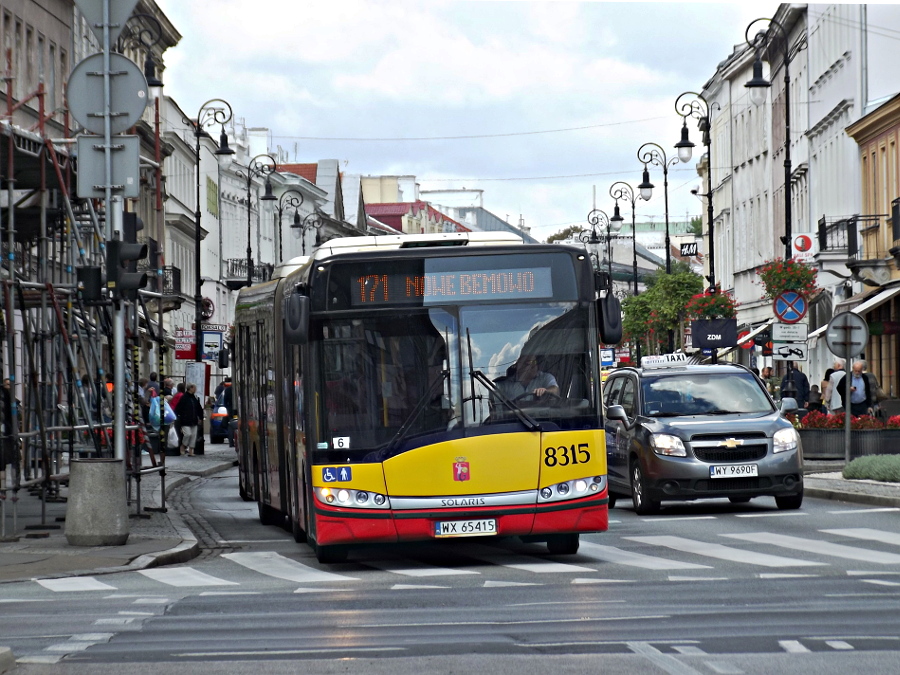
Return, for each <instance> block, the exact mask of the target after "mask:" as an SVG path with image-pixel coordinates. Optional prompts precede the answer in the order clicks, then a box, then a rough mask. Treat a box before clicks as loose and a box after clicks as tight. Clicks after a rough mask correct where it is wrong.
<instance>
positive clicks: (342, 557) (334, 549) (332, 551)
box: [313, 544, 348, 565]
mask: <svg viewBox="0 0 900 675" xmlns="http://www.w3.org/2000/svg"><path fill="white" fill-rule="evenodd" d="M313 550H315V552H316V560H318V561H319V562H320V563H322V564H323V565H331V564H333V563H342V562H346V560H347V553H348V551H347V547H346V546H319V545H318V544H316V545H315V546H314V547H313Z"/></svg>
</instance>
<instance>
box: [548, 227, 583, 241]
mask: <svg viewBox="0 0 900 675" xmlns="http://www.w3.org/2000/svg"><path fill="white" fill-rule="evenodd" d="M583 229H584V228H583V227H582V226H581V225H572V226H570V227H567V228H566V229H564V230H560V231H559V232H557V233H556V234H551V235H550V236H549V237H547V243H548V244H552V243H553V242H554V241H565V240H566V239H568V238H569V237H571V236H572V235H574V234H578V233H579V232H581V231H582V230H583Z"/></svg>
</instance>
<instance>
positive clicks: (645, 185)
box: [637, 143, 678, 354]
mask: <svg viewBox="0 0 900 675" xmlns="http://www.w3.org/2000/svg"><path fill="white" fill-rule="evenodd" d="M637 158H638V161H639V162H641V164H643V165H644V173H643V174H642V180H641V184H640V185H638V190H640V193H641V199H643V200H644V201H645V202H648V201H650V198H651V197H653V188H654V187H655V186H654V185H653V183H651V182H650V171H649V169H648V168H647V165H648V164H653V165H655V166H658V167H660V168H662V171H663V200H664V202H665V212H666V274H671V273H672V244H671V240H670V239H669V167H670V166H672V165H673V164H675V162H677V161H678V157H673V158H672V159H671V160H670V159H669V158H668V157H666V151H665V150H663V149H662V146H661V145H658V144H657V143H644V144H643V145H642V146H641V147H640V148H638V151H637ZM674 352H675V333H674V331H673V330H672V329H671V328H670V329H669V353H670V354H671V353H674Z"/></svg>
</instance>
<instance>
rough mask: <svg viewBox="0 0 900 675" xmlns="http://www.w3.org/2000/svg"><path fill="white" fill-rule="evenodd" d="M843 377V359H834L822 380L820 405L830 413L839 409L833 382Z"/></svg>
mask: <svg viewBox="0 0 900 675" xmlns="http://www.w3.org/2000/svg"><path fill="white" fill-rule="evenodd" d="M843 376H844V359H835V360H834V364H833V365H832V367H831V368H829V369H828V370H826V371H825V378H824V379H823V380H822V403H823V404H824V405H825V407H826V408H828V410H829V411H831V412H835V411H836V409H837V408H839V407H840V406H839V404H838V397H836V396H834V381H835V379H836V378H838V377H843Z"/></svg>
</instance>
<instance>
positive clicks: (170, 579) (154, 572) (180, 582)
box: [138, 567, 240, 587]
mask: <svg viewBox="0 0 900 675" xmlns="http://www.w3.org/2000/svg"><path fill="white" fill-rule="evenodd" d="M138 571H139V572H140V573H141V574H143V575H144V576H145V577H148V578H150V579H153V580H154V581H159V582H160V583H163V584H168V585H169V586H179V587H194V586H239V585H240V584H237V583H235V582H234V581H225V580H224V579H219V578H218V577H214V576H211V575H209V574H206V573H204V572H200V571H199V570H195V569H193V568H191V567H158V568H154V569H149V570H138Z"/></svg>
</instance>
